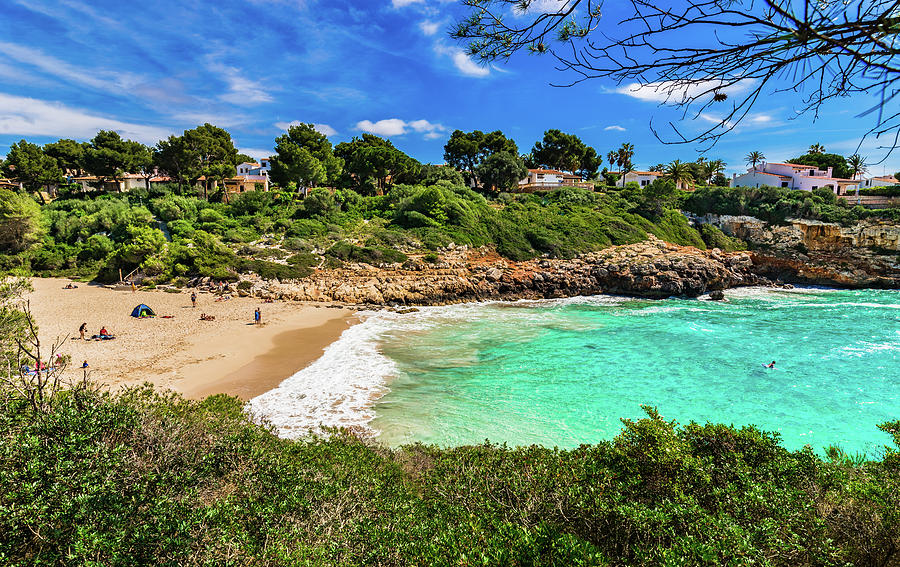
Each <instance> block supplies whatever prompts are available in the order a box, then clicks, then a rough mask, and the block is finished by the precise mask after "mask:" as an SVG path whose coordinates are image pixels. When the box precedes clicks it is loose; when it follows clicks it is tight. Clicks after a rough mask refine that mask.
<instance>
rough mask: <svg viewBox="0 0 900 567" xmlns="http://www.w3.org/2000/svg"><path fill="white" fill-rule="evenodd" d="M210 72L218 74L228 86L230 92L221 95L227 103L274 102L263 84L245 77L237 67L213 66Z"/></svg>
mask: <svg viewBox="0 0 900 567" xmlns="http://www.w3.org/2000/svg"><path fill="white" fill-rule="evenodd" d="M209 70H210V71H212V72H214V73H216V74H218V75H219V76H220V77H221V79H222V80H223V81H225V84H227V85H228V92H227V93H225V94H223V95H219V98H220V99H222V100H224V101H225V102H230V103H231V104H236V105H248V104H261V103H264V102H272V96H271V95H269V93H267V92H266V91H265V90H264V89H263V87H262V84H261V83H259V82H257V81H253V80H251V79H248V78H247V77H244V76H243V72H242V71H241V70H240V69H238V68H237V67H227V66H225V65H220V64H213V65H210V67H209Z"/></svg>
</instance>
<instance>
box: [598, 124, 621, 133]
mask: <svg viewBox="0 0 900 567" xmlns="http://www.w3.org/2000/svg"><path fill="white" fill-rule="evenodd" d="M603 130H604V131H605V132H611V131H615V132H624V131H625V128H622V127H621V126H619V125H617V124H613V125H612V126H607V127H606V128H604V129H603Z"/></svg>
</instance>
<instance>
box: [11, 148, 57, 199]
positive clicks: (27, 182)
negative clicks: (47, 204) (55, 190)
mask: <svg viewBox="0 0 900 567" xmlns="http://www.w3.org/2000/svg"><path fill="white" fill-rule="evenodd" d="M3 174H4V175H6V176H8V177H14V178H16V179H18V180H19V182H21V183H22V185H23V186H24V187H25V189H27V190H29V191H39V190H40V189H41V188H42V187H45V186H47V185H50V184H52V183H59V182H60V181H62V178H63V175H62V171H61V170H60V169H59V166H58V165H57V162H56V160H55V159H53V158H52V157H50V156H48V155H47V154H45V153H44V151H43V150H42V149H41V148H40V146H38V145H36V144H32V143H31V142H26V141H25V140H20V141H18V142H16V143H15V144H12V145H11V146H10V147H9V152H8V153H7V154H6V161H5V162H4V163H3Z"/></svg>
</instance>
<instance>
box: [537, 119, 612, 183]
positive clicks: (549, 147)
mask: <svg viewBox="0 0 900 567" xmlns="http://www.w3.org/2000/svg"><path fill="white" fill-rule="evenodd" d="M530 161H531V163H530V164H529V165H533V166H541V167H548V168H551V169H561V170H563V171H570V172H572V173H577V174H578V175H581V177H582V178H585V179H590V178H592V177H595V176H596V175H597V170H598V169H599V168H600V164H601V163H603V158H601V157H599V156H598V155H597V150H595V149H594V148H592V147H590V146H588V145H587V144H585V143H584V142H582V141H581V139H580V138H579V137H578V136H576V135H574V134H566V133H565V132H562V131H560V130H556V129H550V130H547V131H546V132H544V138H543V140H541V141H540V142H536V143H535V144H534V147H533V148H532V149H531V155H530Z"/></svg>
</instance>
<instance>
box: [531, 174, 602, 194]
mask: <svg viewBox="0 0 900 567" xmlns="http://www.w3.org/2000/svg"><path fill="white" fill-rule="evenodd" d="M560 187H582V188H584V189H591V190H593V189H594V184H593V183H591V182H590V181H584V180H583V179H582V178H581V176H580V175H575V174H574V173H566V172H565V171H559V170H556V169H529V170H528V177H526V178H525V179H522V180H520V181H519V187H518V190H519V191H521V192H523V193H531V192H533V191H551V190H553V189H559V188H560Z"/></svg>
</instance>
